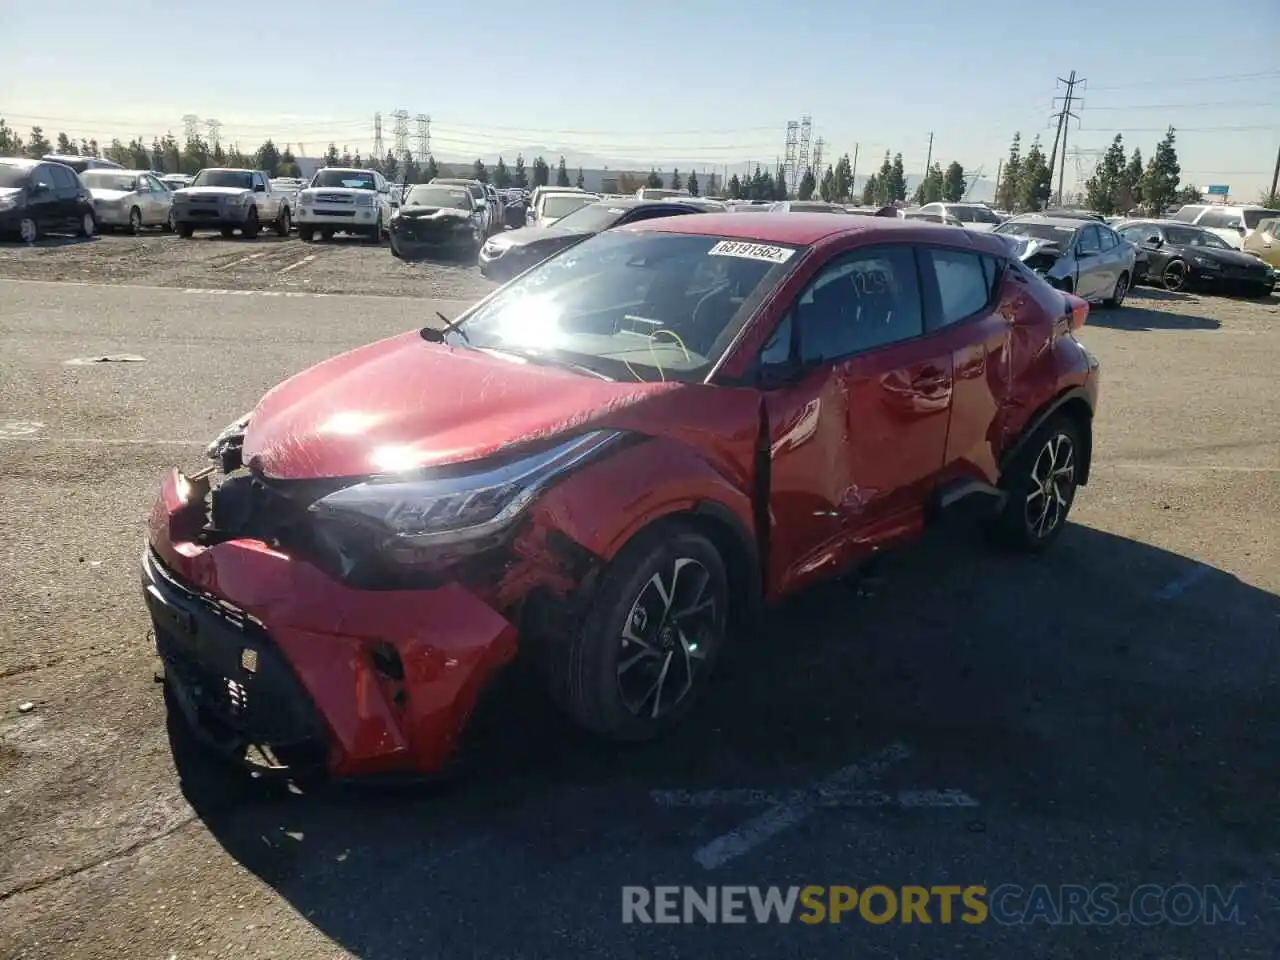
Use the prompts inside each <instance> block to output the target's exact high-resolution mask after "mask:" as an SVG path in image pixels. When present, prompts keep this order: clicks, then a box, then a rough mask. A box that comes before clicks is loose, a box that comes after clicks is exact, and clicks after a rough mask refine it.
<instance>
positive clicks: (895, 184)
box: [885, 153, 907, 203]
mask: <svg viewBox="0 0 1280 960" xmlns="http://www.w3.org/2000/svg"><path fill="white" fill-rule="evenodd" d="M888 193H889V196H888V198H887V200H886V201H885V202H886V203H896V202H897V201H899V200H906V199H907V176H906V173H905V172H904V171H903V168H902V154H900V153H895V154H894V155H893V166H892V167H890V168H889V189H888Z"/></svg>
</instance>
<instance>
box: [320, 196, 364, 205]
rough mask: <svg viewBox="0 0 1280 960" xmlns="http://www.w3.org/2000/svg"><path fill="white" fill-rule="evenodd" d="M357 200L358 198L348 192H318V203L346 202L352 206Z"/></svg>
mask: <svg viewBox="0 0 1280 960" xmlns="http://www.w3.org/2000/svg"><path fill="white" fill-rule="evenodd" d="M355 202H356V198H355V197H353V196H351V195H350V194H347V193H318V194H316V203H345V204H346V205H348V206H350V205H351V204H353V203H355Z"/></svg>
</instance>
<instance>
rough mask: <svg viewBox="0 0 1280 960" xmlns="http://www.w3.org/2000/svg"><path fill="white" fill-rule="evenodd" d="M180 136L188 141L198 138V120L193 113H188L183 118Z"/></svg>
mask: <svg viewBox="0 0 1280 960" xmlns="http://www.w3.org/2000/svg"><path fill="white" fill-rule="evenodd" d="M182 134H183V136H184V137H186V138H187V139H188V140H194V139H196V138H197V137H199V136H200V118H199V117H197V116H196V115H195V114H194V113H188V114H186V115H185V116H183V118H182Z"/></svg>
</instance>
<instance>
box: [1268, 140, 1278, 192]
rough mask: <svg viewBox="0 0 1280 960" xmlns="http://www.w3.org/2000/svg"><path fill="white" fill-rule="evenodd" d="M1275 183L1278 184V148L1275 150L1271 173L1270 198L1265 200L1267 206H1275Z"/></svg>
mask: <svg viewBox="0 0 1280 960" xmlns="http://www.w3.org/2000/svg"><path fill="white" fill-rule="evenodd" d="M1277 185H1280V149H1277V150H1276V168H1275V170H1274V172H1272V174H1271V199H1270V200H1269V201H1268V202H1267V203H1268V206H1275V202H1276V186H1277Z"/></svg>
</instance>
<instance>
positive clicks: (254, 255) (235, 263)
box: [213, 250, 269, 270]
mask: <svg viewBox="0 0 1280 960" xmlns="http://www.w3.org/2000/svg"><path fill="white" fill-rule="evenodd" d="M268 252H269V251H267V250H259V251H258V252H257V253H251V254H249V255H248V256H247V257H241V258H240V259H238V260H232V261H231V262H230V263H222V264H219V265H218V266H216V267H214V268H213V269H215V270H230V269H231V268H232V267H238V266H239V265H240V264H242V263H249V262H250V261H251V260H257V259H258V258H259V257H265V256H266V255H267V253H268Z"/></svg>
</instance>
